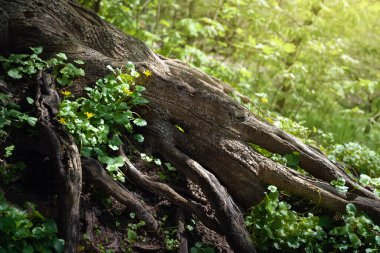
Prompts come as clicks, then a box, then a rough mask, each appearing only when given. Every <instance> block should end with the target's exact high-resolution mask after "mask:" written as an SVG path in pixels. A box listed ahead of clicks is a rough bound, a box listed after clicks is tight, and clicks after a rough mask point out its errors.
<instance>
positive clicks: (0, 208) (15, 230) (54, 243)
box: [0, 193, 64, 253]
mask: <svg viewBox="0 0 380 253" xmlns="http://www.w3.org/2000/svg"><path fill="white" fill-rule="evenodd" d="M57 232H58V231H57V225H56V224H55V222H54V221H53V220H46V219H45V218H44V217H43V216H42V215H41V214H40V213H39V212H37V211H36V210H35V209H34V207H33V206H32V205H31V204H29V205H28V211H23V210H20V209H18V208H16V207H13V206H12V205H10V204H9V203H8V202H7V201H6V200H5V199H4V196H3V194H2V193H0V252H1V253H20V252H22V253H33V252H41V253H50V252H58V253H59V252H63V247H64V242H63V240H61V239H58V238H57Z"/></svg>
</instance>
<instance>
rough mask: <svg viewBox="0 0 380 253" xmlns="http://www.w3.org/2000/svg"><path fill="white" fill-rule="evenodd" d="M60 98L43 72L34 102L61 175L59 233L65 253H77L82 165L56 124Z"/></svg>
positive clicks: (76, 149) (50, 79)
mask: <svg viewBox="0 0 380 253" xmlns="http://www.w3.org/2000/svg"><path fill="white" fill-rule="evenodd" d="M58 103H59V98H58V95H57V93H56V91H55V90H54V82H53V81H52V78H51V76H49V75H47V74H46V73H45V72H40V73H39V74H38V77H37V86H36V99H35V104H36V107H37V111H38V113H37V114H38V124H39V126H40V129H41V131H42V133H44V134H45V135H46V136H47V138H48V140H49V143H48V147H46V148H47V150H48V152H49V153H50V155H51V157H52V158H53V161H54V163H55V167H56V168H57V174H58V182H59V186H58V204H59V210H60V213H59V227H60V234H61V236H62V237H63V238H64V239H65V253H72V252H77V246H78V243H79V239H80V228H79V214H80V210H79V202H80V194H81V189H82V167H81V162H80V155H79V151H78V148H77V146H76V145H75V143H74V139H73V137H72V136H71V135H69V134H67V132H66V131H65V130H63V128H62V127H61V126H59V124H56V123H54V120H53V118H54V116H55V115H54V113H55V112H57V108H58V107H57V106H58Z"/></svg>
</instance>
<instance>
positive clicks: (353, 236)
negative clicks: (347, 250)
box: [348, 233, 361, 246]
mask: <svg viewBox="0 0 380 253" xmlns="http://www.w3.org/2000/svg"><path fill="white" fill-rule="evenodd" d="M348 238H349V239H350V241H351V243H352V244H354V245H355V246H360V245H361V241H360V239H359V237H358V236H357V235H356V234H354V233H350V234H349V235H348Z"/></svg>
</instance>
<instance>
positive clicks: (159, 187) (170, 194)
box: [120, 148, 220, 232]
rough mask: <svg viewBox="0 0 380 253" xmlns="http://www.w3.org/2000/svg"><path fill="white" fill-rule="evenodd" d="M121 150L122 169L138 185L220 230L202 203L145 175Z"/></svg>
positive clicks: (212, 227)
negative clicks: (122, 158)
mask: <svg viewBox="0 0 380 253" xmlns="http://www.w3.org/2000/svg"><path fill="white" fill-rule="evenodd" d="M120 150H121V155H122V156H123V157H124V159H125V161H126V165H125V166H124V167H122V171H123V172H124V174H125V175H126V176H127V177H129V178H130V179H132V181H133V182H134V183H135V184H136V185H138V186H139V187H141V188H142V189H145V190H148V191H150V192H151V193H152V194H158V195H160V196H162V197H165V198H167V199H168V200H169V201H170V202H171V203H173V204H174V205H176V206H178V207H181V208H183V209H184V210H188V211H190V212H191V213H192V214H194V215H195V216H196V217H197V218H198V219H199V220H200V221H201V222H202V223H203V224H204V225H205V226H207V227H208V228H210V229H212V230H214V231H217V232H220V228H219V222H218V221H217V220H216V219H215V217H210V216H208V215H207V213H206V211H205V209H204V208H203V206H202V205H200V204H198V203H196V202H194V201H190V200H188V199H186V198H184V197H182V196H181V195H180V194H179V193H177V192H176V191H175V190H173V189H172V188H171V187H170V186H168V185H167V184H164V183H161V182H157V181H155V180H153V179H150V178H149V177H148V176H145V175H143V174H142V173H141V172H140V171H139V170H138V169H137V168H136V167H135V166H134V165H133V164H132V162H131V161H130V160H129V159H128V157H127V156H125V154H124V152H122V148H121V149H120Z"/></svg>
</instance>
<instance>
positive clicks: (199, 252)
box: [190, 242, 215, 253]
mask: <svg viewBox="0 0 380 253" xmlns="http://www.w3.org/2000/svg"><path fill="white" fill-rule="evenodd" d="M190 253H215V249H214V248H212V247H210V246H207V245H205V244H204V243H202V242H196V243H195V245H194V247H191V248H190Z"/></svg>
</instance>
